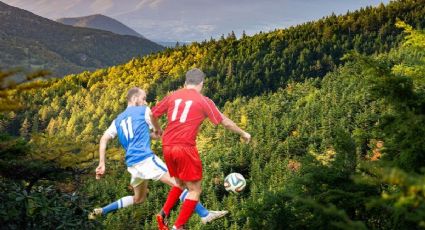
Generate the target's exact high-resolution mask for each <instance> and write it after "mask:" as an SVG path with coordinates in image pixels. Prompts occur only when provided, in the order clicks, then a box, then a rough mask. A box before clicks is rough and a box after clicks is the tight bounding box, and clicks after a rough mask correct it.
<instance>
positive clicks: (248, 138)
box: [241, 132, 251, 143]
mask: <svg viewBox="0 0 425 230" xmlns="http://www.w3.org/2000/svg"><path fill="white" fill-rule="evenodd" d="M241 137H242V139H243V141H244V142H245V143H249V141H251V134H249V133H247V132H244V133H243V134H242V135H241Z"/></svg>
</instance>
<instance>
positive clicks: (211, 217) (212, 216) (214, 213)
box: [201, 211, 229, 224]
mask: <svg viewBox="0 0 425 230" xmlns="http://www.w3.org/2000/svg"><path fill="white" fill-rule="evenodd" d="M227 213H229V212H228V211H209V213H208V215H207V216H206V217H201V222H202V223H203V224H206V223H209V222H211V221H213V220H216V219H218V218H221V217H223V216H225V215H226V214H227Z"/></svg>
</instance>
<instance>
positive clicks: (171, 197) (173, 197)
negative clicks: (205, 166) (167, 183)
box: [162, 186, 183, 216]
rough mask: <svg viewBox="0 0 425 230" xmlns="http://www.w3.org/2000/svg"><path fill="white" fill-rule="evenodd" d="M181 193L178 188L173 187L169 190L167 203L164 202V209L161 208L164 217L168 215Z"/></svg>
mask: <svg viewBox="0 0 425 230" xmlns="http://www.w3.org/2000/svg"><path fill="white" fill-rule="evenodd" d="M182 192H183V190H181V189H180V188H179V187H175V186H174V187H172V188H171V190H170V192H169V193H168V197H167V201H165V204H164V207H162V210H163V211H164V212H165V215H167V216H168V215H170V211H171V209H172V208H173V207H174V205H175V204H176V202H177V201H178V200H179V197H180V195H181V194H182Z"/></svg>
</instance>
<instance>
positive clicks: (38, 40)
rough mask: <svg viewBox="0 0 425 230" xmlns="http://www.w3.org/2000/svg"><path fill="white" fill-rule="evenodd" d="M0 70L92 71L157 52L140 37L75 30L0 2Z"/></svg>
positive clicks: (148, 42) (64, 72)
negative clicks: (14, 68)
mask: <svg viewBox="0 0 425 230" xmlns="http://www.w3.org/2000/svg"><path fill="white" fill-rule="evenodd" d="M0 21H1V24H0V31H1V32H0V41H1V42H0V67H3V68H11V67H15V66H21V67H24V68H26V69H38V68H43V69H48V70H51V71H52V72H53V73H54V76H62V75H66V74H70V73H78V72H82V71H84V70H94V69H98V68H104V67H107V66H111V65H116V64H120V63H124V62H127V61H128V60H129V59H131V58H133V57H137V56H144V55H147V54H150V53H154V52H158V51H160V50H162V49H163V47H162V46H160V45H158V44H156V43H153V42H151V41H149V40H147V39H144V38H138V37H134V36H122V35H117V34H113V33H111V32H106V31H101V30H94V29H87V28H77V27H72V26H67V25H63V24H61V23H58V22H54V21H51V20H48V19H46V18H42V17H40V16H37V15H35V14H32V13H30V12H28V11H25V10H21V9H18V8H15V7H12V6H9V5H6V4H4V3H2V2H0Z"/></svg>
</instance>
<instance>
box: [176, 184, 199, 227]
mask: <svg viewBox="0 0 425 230" xmlns="http://www.w3.org/2000/svg"><path fill="white" fill-rule="evenodd" d="M176 181H177V183H179V182H183V181H180V180H179V179H177V178H176ZM183 183H184V184H185V185H186V187H187V188H188V190H189V192H188V194H187V196H186V199H185V200H184V202H183V205H182V207H181V209H180V213H179V216H178V217H177V219H176V222H175V223H174V226H173V229H179V228H181V227H182V226H184V224H186V222H187V221H188V220H189V218H190V217H191V216H192V213H193V211H194V210H195V207H196V204H197V203H198V201H199V197H200V196H201V192H202V188H201V183H202V180H196V181H184V182H183Z"/></svg>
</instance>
